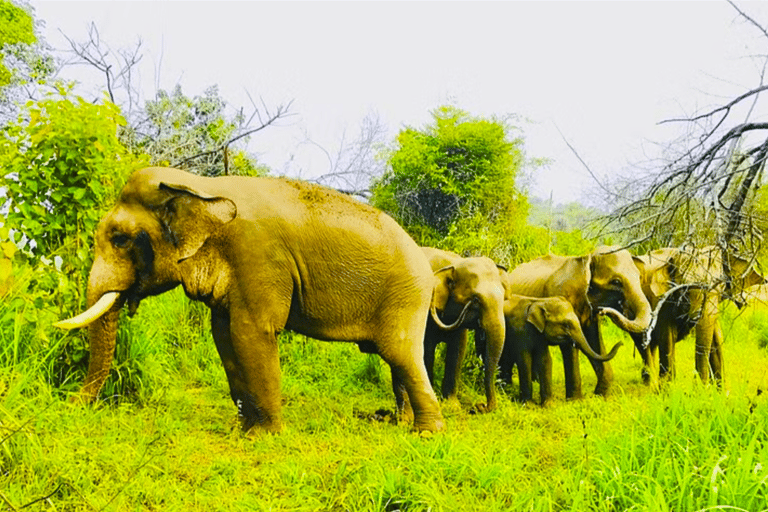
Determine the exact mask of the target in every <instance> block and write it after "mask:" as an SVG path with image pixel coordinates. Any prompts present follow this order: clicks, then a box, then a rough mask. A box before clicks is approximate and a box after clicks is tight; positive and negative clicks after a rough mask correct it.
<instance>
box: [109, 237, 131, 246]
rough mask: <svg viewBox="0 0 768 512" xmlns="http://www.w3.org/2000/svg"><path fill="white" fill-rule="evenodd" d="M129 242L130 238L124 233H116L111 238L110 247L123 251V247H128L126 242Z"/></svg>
mask: <svg viewBox="0 0 768 512" xmlns="http://www.w3.org/2000/svg"><path fill="white" fill-rule="evenodd" d="M130 241H131V237H129V236H128V235H126V234H124V233H118V234H116V235H114V236H112V245H114V246H115V247H118V248H120V249H123V248H125V247H128V242H130Z"/></svg>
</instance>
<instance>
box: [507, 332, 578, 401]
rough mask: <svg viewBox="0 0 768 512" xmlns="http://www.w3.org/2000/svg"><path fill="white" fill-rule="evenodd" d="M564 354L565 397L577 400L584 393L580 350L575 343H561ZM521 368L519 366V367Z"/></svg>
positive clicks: (561, 350)
mask: <svg viewBox="0 0 768 512" xmlns="http://www.w3.org/2000/svg"><path fill="white" fill-rule="evenodd" d="M560 352H562V354H563V370H564V372H565V398H566V400H577V399H580V398H582V397H583V396H584V395H583V394H582V392H581V369H580V368H579V351H578V350H575V349H574V347H573V345H570V344H567V343H566V344H564V345H560ZM518 369H519V368H518Z"/></svg>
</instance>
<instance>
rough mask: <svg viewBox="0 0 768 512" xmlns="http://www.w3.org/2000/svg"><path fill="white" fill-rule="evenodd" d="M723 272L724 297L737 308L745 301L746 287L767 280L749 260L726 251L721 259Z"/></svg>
mask: <svg viewBox="0 0 768 512" xmlns="http://www.w3.org/2000/svg"><path fill="white" fill-rule="evenodd" d="M723 274H724V275H725V278H726V281H725V289H724V291H723V293H724V296H725V297H724V298H728V299H731V301H733V303H734V304H736V307H738V308H739V309H741V308H743V307H744V305H745V304H746V302H747V301H746V299H745V297H744V294H745V292H746V289H747V288H750V287H752V286H759V285H763V284H766V283H768V280H766V278H765V277H763V276H762V275H761V274H759V273H758V272H757V271H756V270H755V268H754V265H753V263H752V262H751V261H750V260H747V259H745V258H742V257H740V256H737V255H735V254H733V253H730V252H728V253H726V258H725V259H724V260H723Z"/></svg>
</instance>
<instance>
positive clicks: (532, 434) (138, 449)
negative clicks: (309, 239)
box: [0, 291, 768, 512]
mask: <svg viewBox="0 0 768 512" xmlns="http://www.w3.org/2000/svg"><path fill="white" fill-rule="evenodd" d="M0 307H4V308H9V307H10V306H9V305H8V304H7V303H6V305H4V306H0ZM2 316H3V313H2V312H0V318H2ZM723 325H724V331H725V332H726V346H725V357H726V365H727V366H726V379H727V380H726V384H725V387H724V389H718V388H717V387H715V386H709V387H705V386H702V385H701V384H700V383H699V382H698V380H697V379H696V378H695V376H694V372H693V370H694V363H693V342H692V340H690V339H689V340H685V341H683V342H681V343H680V344H679V345H678V356H677V359H678V378H677V380H676V381H675V382H673V383H670V384H668V385H666V386H664V388H663V389H662V391H661V392H660V393H658V394H655V393H651V392H649V391H648V390H647V388H645V386H643V384H642V383H641V381H640V364H641V363H640V358H639V356H638V355H636V354H635V355H633V350H632V347H631V342H630V341H629V339H628V337H625V336H624V335H623V334H622V333H620V332H617V331H616V330H615V329H614V328H612V327H611V326H609V325H607V326H606V329H605V333H606V334H605V335H606V337H607V338H608V339H607V343H609V344H612V342H613V341H614V339H618V338H621V339H623V340H624V341H625V346H624V347H623V348H622V349H621V351H620V352H619V354H618V356H617V357H616V359H615V360H614V364H613V368H614V371H615V390H614V393H613V394H612V396H611V397H610V398H608V399H603V398H599V397H594V396H588V397H587V398H585V399H583V400H579V401H574V402H566V401H565V400H564V398H563V395H564V386H563V377H562V371H561V368H562V367H561V366H559V364H558V365H556V366H555V369H556V370H555V395H556V396H555V400H554V404H553V405H552V406H550V407H547V408H546V409H542V408H540V407H537V406H522V405H520V404H517V403H515V402H513V401H511V399H510V395H512V394H514V393H516V389H515V387H514V386H512V387H511V388H510V389H502V390H501V396H500V407H499V409H498V410H497V411H495V412H493V413H491V414H488V415H473V414H469V412H468V410H469V409H470V407H471V405H472V404H474V403H475V402H478V401H482V391H481V390H482V386H481V385H480V384H479V378H478V373H479V372H478V371H477V369H476V368H475V367H474V366H473V364H472V362H471V361H470V362H468V363H467V372H466V373H467V379H466V381H467V382H466V383H465V385H464V386H463V388H462V393H461V397H460V400H461V404H460V405H459V404H455V403H445V404H443V413H444V415H445V417H446V423H447V430H446V431H445V432H444V433H439V434H435V435H418V434H414V433H412V432H410V429H409V427H408V426H407V425H402V424H401V425H392V424H390V423H388V422H380V421H375V420H372V419H370V415H371V413H373V412H374V411H375V410H377V409H379V408H390V409H391V408H392V406H393V402H394V400H393V397H392V393H391V389H390V381H389V371H388V368H387V367H386V366H385V365H384V364H383V363H382V362H381V361H380V360H379V359H378V358H377V357H375V356H369V355H365V354H361V353H360V352H359V351H358V350H357V348H356V346H355V345H353V344H345V343H322V342H317V341H314V340H308V339H305V338H303V337H300V336H294V335H284V336H283V338H282V340H281V362H282V368H283V380H282V388H283V400H284V408H283V413H284V423H285V429H284V431H283V432H282V433H280V434H278V435H270V434H254V435H247V436H246V435H243V434H242V433H240V431H239V428H238V423H237V420H236V416H235V407H234V405H233V404H232V403H231V401H230V399H229V392H228V389H227V385H226V378H225V376H224V372H223V369H222V368H221V365H220V363H219V361H218V356H217V355H216V350H215V347H214V344H213V341H212V339H211V338H210V333H209V330H210V329H209V326H208V316H207V311H206V309H205V308H204V307H200V306H199V305H195V304H192V303H190V302H189V301H187V300H186V299H185V298H184V297H183V294H181V293H180V292H178V291H175V292H173V293H169V294H165V295H163V296H161V297H158V298H154V299H150V300H147V301H146V302H145V303H143V304H142V306H141V308H140V310H139V313H138V314H137V315H136V317H134V318H133V319H131V320H127V319H126V321H124V322H123V326H122V327H121V333H120V347H119V350H120V351H121V355H120V359H121V362H120V364H118V365H117V367H118V369H117V370H115V371H114V372H113V375H112V378H111V380H110V382H111V384H110V385H111V386H112V387H111V388H110V390H109V391H108V392H107V394H106V395H107V397H108V398H107V399H106V400H104V401H102V402H101V403H99V404H97V405H96V406H93V407H82V406H77V405H72V404H70V403H68V402H67V401H66V396H67V394H68V392H69V391H71V390H74V389H76V387H77V384H78V382H77V379H79V378H80V376H79V375H76V374H75V373H71V374H66V373H64V374H62V373H61V371H62V370H61V367H62V366H63V364H62V363H61V361H59V366H58V367H57V368H59V370H58V371H59V375H63V377H62V378H61V380H62V381H63V384H62V385H59V386H53V385H51V381H52V379H51V368H53V367H55V366H56V365H55V364H53V362H54V361H55V359H56V357H59V358H61V357H64V356H60V355H49V353H51V354H60V353H61V351H60V350H59V348H60V345H64V344H67V343H74V341H73V340H78V339H79V338H78V334H70V335H67V336H61V335H59V334H58V333H55V332H54V331H52V330H45V329H44V328H43V327H42V326H32V327H30V326H27V325H26V324H24V323H23V322H21V323H19V322H18V321H15V320H14V321H10V322H6V323H5V324H2V325H0V343H2V345H0V357H1V358H2V359H0V510H19V509H21V508H22V507H23V506H24V505H30V506H29V507H28V508H29V509H32V510H67V511H69V510H73V511H74V510H85V511H90V510H120V511H122V510H137V511H138V510H162V511H175V510H179V511H189V510H201V511H202V510H206V511H208V510H228V511H229V510H232V511H237V510H243V511H246V510H248V511H250V510H333V511H336V510H435V511H436V510H478V511H479V510H482V511H494V510H498V511H507V510H515V511H558V510H599V511H603V510H604V511H620V510H653V511H663V510H673V511H685V510H748V511H750V512H752V511H757V510H767V509H768V505H766V503H768V404H767V403H766V393H765V392H764V391H765V390H766V389H768V352H767V351H766V348H765V345H766V336H765V335H764V333H768V311H765V310H755V309H748V310H746V311H744V312H742V313H740V314H737V313H736V311H735V308H727V310H726V312H725V314H724V320H723ZM41 332H42V333H44V334H45V336H46V337H47V338H48V340H47V341H46V342H43V341H41V340H40V338H39V336H40V333H41ZM14 344H15V346H14ZM46 347H47V348H46ZM65 352H66V351H65ZM75 352H76V351H75ZM553 354H554V356H555V358H557V357H558V354H557V351H553ZM582 359H583V358H582ZM73 364H74V363H73ZM582 376H583V379H584V389H585V391H586V392H591V389H592V388H593V387H594V384H595V378H594V374H593V372H592V370H591V369H590V368H589V365H588V363H587V362H586V361H585V360H583V361H582ZM587 394H588V395H591V393H587ZM763 466H766V467H763Z"/></svg>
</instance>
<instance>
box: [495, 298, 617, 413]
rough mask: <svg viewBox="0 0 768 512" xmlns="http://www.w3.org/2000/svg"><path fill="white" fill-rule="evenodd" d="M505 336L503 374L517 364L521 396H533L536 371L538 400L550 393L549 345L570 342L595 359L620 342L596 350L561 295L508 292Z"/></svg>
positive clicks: (526, 398)
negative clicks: (602, 351) (530, 294)
mask: <svg viewBox="0 0 768 512" xmlns="http://www.w3.org/2000/svg"><path fill="white" fill-rule="evenodd" d="M504 316H505V317H506V322H507V324H506V338H505V342H504V352H503V354H502V357H501V363H500V364H501V368H502V371H501V373H502V375H511V372H512V365H514V364H517V368H518V373H519V378H520V400H521V401H523V402H527V401H529V400H532V395H533V390H532V381H533V375H534V374H535V375H538V378H539V384H540V391H541V404H542V405H545V404H546V403H547V401H548V400H549V399H550V398H551V397H552V358H551V357H550V355H549V346H550V345H562V344H564V343H572V344H573V345H574V346H576V347H578V348H579V349H580V350H581V351H582V352H584V354H586V355H587V357H589V358H591V359H595V360H597V361H609V360H611V359H613V356H615V355H616V352H617V351H618V350H619V347H620V346H621V345H622V344H621V343H617V344H616V345H615V346H614V347H613V348H612V349H611V351H610V352H609V353H608V354H607V355H600V354H597V353H595V352H594V351H593V350H592V348H591V347H590V346H589V343H587V340H586V338H585V337H584V333H583V332H582V330H581V324H580V323H579V319H578V317H577V316H576V313H575V312H574V310H573V306H571V303H570V302H568V301H567V300H565V299H564V298H563V297H544V298H540V297H524V296H522V295H509V296H508V297H507V298H506V299H505V301H504Z"/></svg>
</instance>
